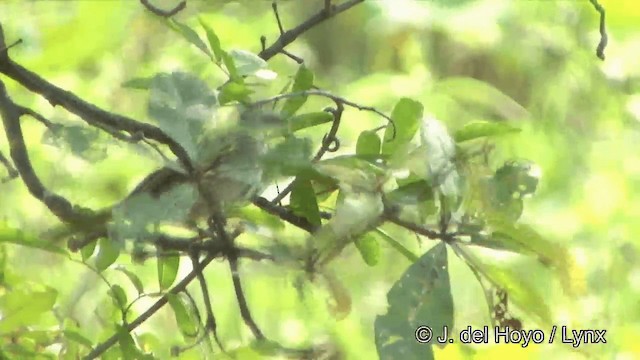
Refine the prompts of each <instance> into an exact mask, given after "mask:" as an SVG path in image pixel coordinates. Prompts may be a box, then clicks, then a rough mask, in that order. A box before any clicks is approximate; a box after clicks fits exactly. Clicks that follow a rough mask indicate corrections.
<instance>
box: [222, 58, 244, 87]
mask: <svg viewBox="0 0 640 360" xmlns="http://www.w3.org/2000/svg"><path fill="white" fill-rule="evenodd" d="M222 62H223V63H224V66H225V67H226V68H227V71H228V72H229V78H230V79H231V81H232V82H241V81H242V77H241V76H240V75H239V74H238V68H236V64H235V62H234V61H233V57H232V56H231V55H229V54H228V53H227V52H223V53H222Z"/></svg>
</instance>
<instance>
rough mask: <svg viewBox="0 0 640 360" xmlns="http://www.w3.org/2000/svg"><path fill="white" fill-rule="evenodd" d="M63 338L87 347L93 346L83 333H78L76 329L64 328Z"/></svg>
mask: <svg viewBox="0 0 640 360" xmlns="http://www.w3.org/2000/svg"><path fill="white" fill-rule="evenodd" d="M63 334H64V337H65V339H68V340H71V341H73V342H75V343H78V344H80V345H82V346H84V347H86V348H88V349H90V348H91V347H92V346H93V343H92V342H91V340H89V339H87V338H86V337H85V336H84V335H82V334H80V332H78V331H76V330H70V329H66V330H64V331H63Z"/></svg>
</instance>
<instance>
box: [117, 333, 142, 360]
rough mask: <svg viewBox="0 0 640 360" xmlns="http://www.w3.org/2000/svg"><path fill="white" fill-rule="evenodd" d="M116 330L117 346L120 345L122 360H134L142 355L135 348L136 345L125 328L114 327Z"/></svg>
mask: <svg viewBox="0 0 640 360" xmlns="http://www.w3.org/2000/svg"><path fill="white" fill-rule="evenodd" d="M116 329H117V330H116V331H117V334H118V345H120V351H121V352H122V358H123V359H125V360H135V359H139V358H140V357H141V356H143V355H144V354H143V353H142V352H141V351H140V349H138V347H137V346H136V343H135V341H134V340H133V337H132V336H131V333H129V331H128V330H127V327H126V326H121V325H116Z"/></svg>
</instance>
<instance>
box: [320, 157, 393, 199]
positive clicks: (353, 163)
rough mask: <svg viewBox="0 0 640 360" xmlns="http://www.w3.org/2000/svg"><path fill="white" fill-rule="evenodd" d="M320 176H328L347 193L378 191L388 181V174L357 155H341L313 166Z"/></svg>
mask: <svg viewBox="0 0 640 360" xmlns="http://www.w3.org/2000/svg"><path fill="white" fill-rule="evenodd" d="M315 169H316V170H317V171H318V172H319V173H320V174H322V175H325V176H329V177H331V178H333V179H335V180H336V181H338V184H339V185H340V187H341V189H342V188H344V189H346V190H347V191H351V190H354V191H378V190H379V189H380V188H381V186H382V185H383V184H384V183H385V182H386V181H387V179H388V176H389V174H388V172H387V171H386V169H384V168H381V167H379V166H377V165H375V164H372V163H371V162H369V161H366V160H364V159H361V158H359V157H357V155H355V156H354V155H343V156H337V157H334V158H331V159H327V160H322V161H319V162H318V163H316V164H315Z"/></svg>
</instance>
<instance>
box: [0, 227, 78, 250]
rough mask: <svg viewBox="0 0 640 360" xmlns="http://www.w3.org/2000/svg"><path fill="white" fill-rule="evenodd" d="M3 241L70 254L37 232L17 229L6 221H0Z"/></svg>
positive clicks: (0, 242)
mask: <svg viewBox="0 0 640 360" xmlns="http://www.w3.org/2000/svg"><path fill="white" fill-rule="evenodd" d="M2 243H9V244H16V245H20V246H26V247H30V248H33V249H39V250H44V251H48V252H52V253H56V254H61V255H69V253H68V252H67V250H65V249H63V248H61V247H58V246H56V245H54V244H52V243H51V242H50V241H46V240H44V239H40V238H39V237H37V236H36V235H35V234H30V233H28V232H25V231H22V230H18V229H15V228H13V227H11V226H9V225H8V224H7V223H6V222H3V221H0V244H2Z"/></svg>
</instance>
